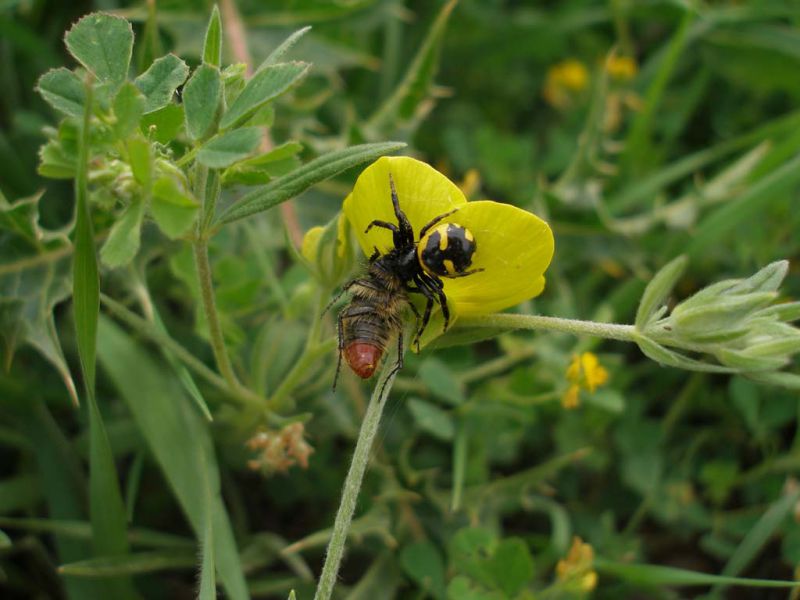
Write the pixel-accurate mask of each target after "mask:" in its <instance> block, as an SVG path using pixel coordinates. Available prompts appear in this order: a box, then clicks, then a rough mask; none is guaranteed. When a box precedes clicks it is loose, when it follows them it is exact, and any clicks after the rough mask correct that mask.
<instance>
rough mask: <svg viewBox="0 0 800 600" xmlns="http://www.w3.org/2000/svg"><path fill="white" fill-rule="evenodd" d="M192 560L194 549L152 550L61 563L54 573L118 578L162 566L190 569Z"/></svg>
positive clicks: (147, 571)
mask: <svg viewBox="0 0 800 600" xmlns="http://www.w3.org/2000/svg"><path fill="white" fill-rule="evenodd" d="M195 561H196V559H195V555H194V552H183V551H175V550H156V551H153V552H139V553H136V554H130V555H128V556H98V557H97V558H90V559H88V560H81V561H77V562H73V563H68V564H66V565H61V566H60V567H59V568H58V572H59V573H60V574H61V575H64V576H65V577H118V576H120V575H137V574H140V573H152V572H154V571H164V570H166V569H191V568H193V567H194V565H195Z"/></svg>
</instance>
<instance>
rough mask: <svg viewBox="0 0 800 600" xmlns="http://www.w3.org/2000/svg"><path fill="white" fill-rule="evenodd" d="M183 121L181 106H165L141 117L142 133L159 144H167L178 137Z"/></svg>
mask: <svg viewBox="0 0 800 600" xmlns="http://www.w3.org/2000/svg"><path fill="white" fill-rule="evenodd" d="M183 120H184V117H183V105H181V104H167V105H166V106H165V107H164V108H162V109H159V110H157V111H155V112H151V113H149V114H146V115H144V116H143V117H142V120H141V128H142V133H144V134H145V135H146V136H147V137H148V138H152V139H153V140H154V141H156V142H158V143H159V144H168V143H169V142H171V141H172V140H174V139H175V138H176V137H178V133H180V130H181V127H183Z"/></svg>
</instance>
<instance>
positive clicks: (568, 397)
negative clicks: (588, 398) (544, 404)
mask: <svg viewBox="0 0 800 600" xmlns="http://www.w3.org/2000/svg"><path fill="white" fill-rule="evenodd" d="M567 381H568V382H569V384H570V386H569V388H567V391H566V392H565V393H564V395H563V396H562V398H561V405H562V406H563V407H564V408H567V409H570V408H577V407H578V406H579V405H580V390H582V389H584V390H586V391H587V392H589V393H594V392H595V390H596V389H597V388H598V387H600V386H601V385H603V384H605V383H606V381H608V371H606V369H605V368H603V367H602V366H601V365H600V361H599V360H598V359H597V356H596V355H595V354H593V353H591V352H584V353H583V354H580V355H578V354H575V355H574V356H573V357H572V362H571V363H570V365H569V367H567Z"/></svg>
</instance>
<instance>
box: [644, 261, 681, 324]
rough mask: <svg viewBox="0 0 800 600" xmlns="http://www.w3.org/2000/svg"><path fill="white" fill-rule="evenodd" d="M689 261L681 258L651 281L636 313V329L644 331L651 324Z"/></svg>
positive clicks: (662, 269) (664, 267) (663, 268)
mask: <svg viewBox="0 0 800 600" xmlns="http://www.w3.org/2000/svg"><path fill="white" fill-rule="evenodd" d="M687 263H688V259H687V258H686V257H685V256H679V257H677V258H675V259H673V260H671V261H670V262H669V263H667V264H666V265H664V266H663V267H661V269H660V270H659V271H658V273H656V275H655V277H653V279H651V280H650V283H648V284H647V287H646V288H645V290H644V293H643V294H642V299H641V301H640V302H639V308H638V310H637V311H636V321H635V324H636V328H637V329H640V330H641V329H644V327H645V326H646V325H647V324H648V323H649V322H650V319H651V317H652V316H653V313H655V312H656V310H658V309H659V308H660V307H661V306H662V305H663V304H664V302H665V301H666V299H667V296H669V295H670V294H671V293H672V288H674V287H675V284H676V283H677V282H678V279H680V277H681V275H683V273H684V271H685V270H686V265H687Z"/></svg>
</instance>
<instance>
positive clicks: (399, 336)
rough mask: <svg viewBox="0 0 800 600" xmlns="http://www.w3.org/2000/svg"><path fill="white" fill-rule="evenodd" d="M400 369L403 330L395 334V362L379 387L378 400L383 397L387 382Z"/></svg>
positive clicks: (401, 366)
mask: <svg viewBox="0 0 800 600" xmlns="http://www.w3.org/2000/svg"><path fill="white" fill-rule="evenodd" d="M402 368H403V330H402V329H400V330H399V331H398V332H397V362H396V363H394V366H393V367H392V370H391V371H389V373H388V374H387V375H386V378H385V379H384V380H383V385H381V391H380V393H379V394H378V397H379V398H380V397H381V396H383V390H385V389H386V385H387V384H388V383H389V380H390V379H391V378H392V377H394V375H396V374H397V373H398V372H400V369H402Z"/></svg>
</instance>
